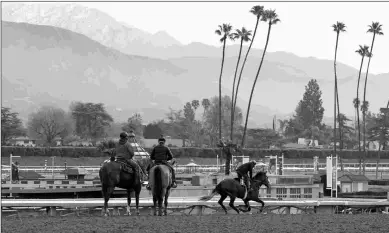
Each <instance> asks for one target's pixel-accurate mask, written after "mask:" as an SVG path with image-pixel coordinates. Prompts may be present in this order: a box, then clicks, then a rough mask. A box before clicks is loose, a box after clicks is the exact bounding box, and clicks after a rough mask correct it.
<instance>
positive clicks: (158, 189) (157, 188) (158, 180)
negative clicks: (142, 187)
mask: <svg viewBox="0 0 389 233" xmlns="http://www.w3.org/2000/svg"><path fill="white" fill-rule="evenodd" d="M162 191H163V185H162V171H161V168H160V167H159V166H156V167H155V169H154V193H155V194H157V196H158V197H160V196H161V195H162Z"/></svg>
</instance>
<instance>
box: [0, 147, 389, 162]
mask: <svg viewBox="0 0 389 233" xmlns="http://www.w3.org/2000/svg"><path fill="white" fill-rule="evenodd" d="M146 150H147V151H148V152H149V153H151V150H152V148H146ZM171 151H172V153H173V155H174V157H176V158H180V157H184V158H188V157H189V158H192V157H193V158H215V157H216V154H218V153H219V149H212V148H193V147H184V148H171ZM282 151H283V152H284V156H285V158H287V159H312V158H313V157H314V156H318V157H319V159H325V158H326V156H330V155H331V154H332V152H333V151H332V150H329V149H322V150H317V149H316V150H309V149H306V150H282ZM282 151H281V150H266V149H243V152H244V155H248V156H250V158H251V159H260V158H264V157H265V156H268V155H275V154H280V153H281V152H282ZM10 153H13V155H16V156H57V157H71V158H81V157H104V156H105V155H104V154H103V153H102V152H101V151H100V150H99V149H97V148H96V147H35V148H34V147H12V146H2V147H1V156H2V157H3V158H4V157H8V156H9V155H10ZM363 153H364V152H358V151H352V150H344V151H342V152H341V153H340V154H341V156H342V158H343V159H356V158H359V155H363ZM380 154H381V159H389V151H381V152H380ZM377 157H378V152H377V151H368V153H367V157H366V159H373V160H375V159H377Z"/></svg>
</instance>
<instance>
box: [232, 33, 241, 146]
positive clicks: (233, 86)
mask: <svg viewBox="0 0 389 233" xmlns="http://www.w3.org/2000/svg"><path fill="white" fill-rule="evenodd" d="M242 46H243V38H242V39H241V40H240V48H239V55H238V61H237V62H236V69H235V75H234V83H233V85H232V98H231V135H230V136H231V143H233V140H234V114H235V111H234V93H235V81H236V74H237V73H238V68H239V61H240V56H241V54H242Z"/></svg>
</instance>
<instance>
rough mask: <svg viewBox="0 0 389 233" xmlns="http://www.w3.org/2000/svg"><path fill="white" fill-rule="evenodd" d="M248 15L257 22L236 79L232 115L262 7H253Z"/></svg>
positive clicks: (261, 13)
mask: <svg viewBox="0 0 389 233" xmlns="http://www.w3.org/2000/svg"><path fill="white" fill-rule="evenodd" d="M250 13H253V14H254V15H255V16H256V17H257V22H256V24H255V29H254V33H253V37H252V39H251V43H250V45H249V48H248V49H247V52H246V56H245V57H244V60H243V64H242V68H241V69H240V73H239V79H238V83H237V85H236V92H235V99H234V98H233V102H234V108H233V112H234V113H235V109H236V100H237V98H238V91H239V85H240V80H241V78H242V74H243V69H244V66H245V65H246V61H247V57H248V56H249V53H250V50H251V46H252V45H253V42H254V38H255V35H256V33H257V28H258V23H259V20H260V19H261V17H262V15H263V6H253V7H252V8H251V10H250Z"/></svg>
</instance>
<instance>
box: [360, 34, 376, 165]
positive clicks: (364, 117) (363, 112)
mask: <svg viewBox="0 0 389 233" xmlns="http://www.w3.org/2000/svg"><path fill="white" fill-rule="evenodd" d="M374 39H375V33H374V34H373V41H372V42H371V50H370V53H373V46H374ZM371 57H372V56H369V61H368V62H367V70H366V77H365V88H364V91H363V103H365V102H366V88H367V77H368V75H369V67H370V60H371ZM363 103H362V104H363ZM365 107H367V106H365ZM365 110H366V109H363V111H362V114H363V115H362V116H363V151H364V152H365V153H363V155H364V157H363V159H364V160H365V159H366V111H365Z"/></svg>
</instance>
